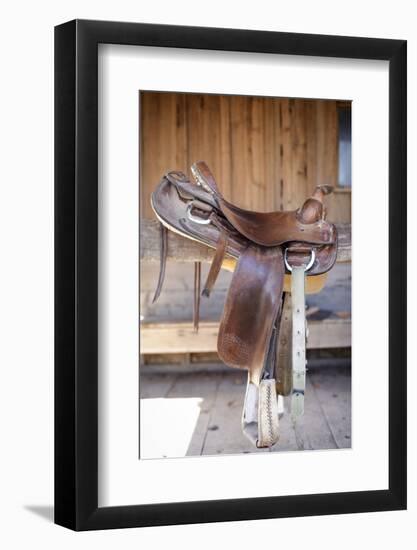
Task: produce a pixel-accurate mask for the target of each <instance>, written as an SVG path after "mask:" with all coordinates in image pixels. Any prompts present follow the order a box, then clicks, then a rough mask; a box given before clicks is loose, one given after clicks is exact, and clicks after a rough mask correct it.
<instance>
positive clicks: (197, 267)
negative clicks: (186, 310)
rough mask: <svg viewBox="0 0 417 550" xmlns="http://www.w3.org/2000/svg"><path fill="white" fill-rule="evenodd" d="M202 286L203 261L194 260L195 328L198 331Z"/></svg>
mask: <svg viewBox="0 0 417 550" xmlns="http://www.w3.org/2000/svg"><path fill="white" fill-rule="evenodd" d="M200 288H201V262H194V310H193V322H194V330H195V332H198V327H199V324H200Z"/></svg>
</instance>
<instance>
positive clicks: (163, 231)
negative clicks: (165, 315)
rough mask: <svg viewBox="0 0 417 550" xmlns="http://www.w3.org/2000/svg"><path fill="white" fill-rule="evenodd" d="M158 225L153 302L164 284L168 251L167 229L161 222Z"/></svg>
mask: <svg viewBox="0 0 417 550" xmlns="http://www.w3.org/2000/svg"><path fill="white" fill-rule="evenodd" d="M159 226H160V237H161V239H160V240H161V244H160V262H159V276H158V284H157V286H156V290H155V294H154V297H153V300H152V303H153V304H154V303H155V302H156V301H157V299H158V298H159V296H160V294H161V290H162V286H163V284H164V280H165V269H166V264H167V253H168V229H167V228H166V227H165V225H163V224H162V223H160V224H159Z"/></svg>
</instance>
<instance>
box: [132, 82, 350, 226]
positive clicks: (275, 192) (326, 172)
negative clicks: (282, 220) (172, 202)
mask: <svg viewBox="0 0 417 550" xmlns="http://www.w3.org/2000/svg"><path fill="white" fill-rule="evenodd" d="M140 116H141V140H140V177H141V213H142V216H143V217H144V218H152V217H153V212H152V209H151V207H150V200H149V198H150V194H151V192H152V190H153V189H154V187H155V185H156V184H157V183H158V181H159V179H160V177H161V175H162V174H163V173H164V172H166V171H167V170H170V169H171V170H174V169H175V170H182V171H185V172H188V173H189V167H190V165H191V164H192V163H193V162H195V161H196V160H205V161H206V162H207V164H208V165H209V166H210V168H211V170H212V171H213V173H214V175H215V177H216V179H217V181H218V182H219V186H220V188H221V190H222V192H223V194H224V195H225V196H226V198H228V199H230V200H231V201H233V202H235V203H237V204H239V205H240V206H242V207H244V208H249V209H253V210H260V211H270V210H278V209H286V210H287V209H295V208H297V207H298V206H299V205H300V204H301V203H302V201H303V200H304V198H305V197H306V196H308V195H309V194H310V193H311V191H312V190H313V189H314V187H315V186H316V185H318V184H330V185H334V186H336V185H337V172H338V129H337V102H336V101H330V100H304V99H281V98H260V97H246V96H222V95H206V94H183V93H166V92H142V93H141V94H140ZM328 208H329V214H328V215H329V219H331V220H332V221H333V222H338V223H349V222H350V221H351V216H350V191H346V190H339V191H338V192H336V193H335V194H333V195H332V196H330V197H329V200H328Z"/></svg>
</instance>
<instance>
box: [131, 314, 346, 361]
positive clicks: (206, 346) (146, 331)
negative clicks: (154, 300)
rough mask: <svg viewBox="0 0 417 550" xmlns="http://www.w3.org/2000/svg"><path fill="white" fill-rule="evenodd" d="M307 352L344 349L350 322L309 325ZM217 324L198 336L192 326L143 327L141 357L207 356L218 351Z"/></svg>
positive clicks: (202, 329)
mask: <svg viewBox="0 0 417 550" xmlns="http://www.w3.org/2000/svg"><path fill="white" fill-rule="evenodd" d="M308 328H309V336H308V340H307V348H308V349H320V348H345V347H350V345H351V321H350V319H324V320H323V321H308ZM218 330H219V324H218V323H214V322H202V323H200V328H199V331H198V332H195V331H194V328H193V324H192V323H142V324H141V326H140V353H141V354H147V353H157V354H162V353H203V352H205V353H208V352H215V351H217V333H218Z"/></svg>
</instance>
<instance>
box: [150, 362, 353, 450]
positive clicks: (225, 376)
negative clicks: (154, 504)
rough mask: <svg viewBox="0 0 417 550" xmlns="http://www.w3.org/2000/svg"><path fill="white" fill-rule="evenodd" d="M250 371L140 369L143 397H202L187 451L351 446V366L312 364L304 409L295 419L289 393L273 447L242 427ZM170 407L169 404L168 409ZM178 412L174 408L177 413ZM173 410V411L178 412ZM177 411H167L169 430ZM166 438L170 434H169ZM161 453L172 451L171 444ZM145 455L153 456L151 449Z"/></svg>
mask: <svg viewBox="0 0 417 550" xmlns="http://www.w3.org/2000/svg"><path fill="white" fill-rule="evenodd" d="M245 386H246V373H244V372H241V371H233V370H230V372H208V373H201V372H199V373H188V374H165V375H161V374H160V375H157V374H142V376H141V384H140V387H141V398H142V399H153V398H161V397H162V398H165V399H166V400H167V403H168V406H169V399H173V400H176V401H178V400H181V399H184V400H186V399H188V398H198V399H199V405H198V407H199V412H198V418H197V419H196V422H195V426H194V430H193V431H191V432H190V434H191V433H192V435H190V440H189V442H188V443H187V445H186V446H185V449H187V450H186V452H184V455H183V456H185V455H186V456H198V455H220V454H221V455H224V454H240V453H253V452H255V453H260V452H261V453H262V452H283V451H297V450H318V449H335V448H347V447H350V446H351V433H350V430H351V420H350V419H351V415H350V405H351V403H350V369H347V368H340V367H339V368H332V367H326V368H321V369H311V371H309V373H308V375H307V388H306V398H305V415H304V416H303V417H301V418H300V419H298V420H297V422H296V423H293V421H292V420H291V415H290V413H289V403H290V398H285V407H286V413H285V414H284V416H283V417H282V418H281V420H280V439H279V441H278V443H277V444H276V445H275V446H274V447H273V448H272V449H271V450H268V449H256V448H255V447H254V446H253V445H252V443H251V442H249V441H248V440H247V439H246V437H245V436H244V435H243V434H242V431H241V413H242V407H243V400H244V395H245ZM168 410H169V409H168ZM173 414H174V413H173ZM174 416H175V414H174ZM173 423H175V417H173V416H172V415H169V416H168V418H167V422H166V426H165V428H164V429H165V430H167V432H166V436H168V435H169V430H170V426H171V427H172V425H173ZM167 439H169V438H168V437H167ZM161 440H162V441H163V440H164V434H163V433H162V434H160V438H159V439H158V452H159V453H160V454H159V455H158V456H172V455H170V454H169V453H170V451H169V449H168V448H167V450H166V452H165V451H164V450H162V451H161ZM146 456H147V457H148V458H149V457H151V456H152V449H147V452H146Z"/></svg>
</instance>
